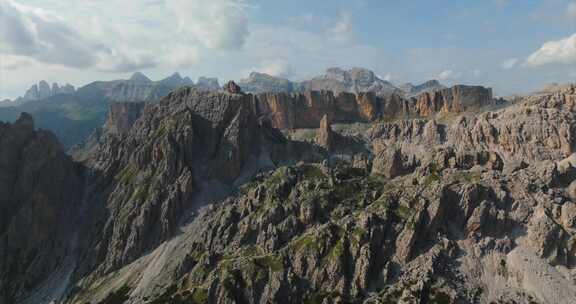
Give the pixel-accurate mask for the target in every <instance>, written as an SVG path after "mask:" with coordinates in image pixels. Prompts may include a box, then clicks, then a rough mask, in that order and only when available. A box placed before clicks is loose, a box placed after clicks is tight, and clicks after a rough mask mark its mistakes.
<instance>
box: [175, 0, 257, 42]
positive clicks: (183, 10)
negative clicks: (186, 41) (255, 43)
mask: <svg viewBox="0 0 576 304" xmlns="http://www.w3.org/2000/svg"><path fill="white" fill-rule="evenodd" d="M166 5H167V6H168V8H169V9H170V10H171V11H172V13H173V14H174V15H175V16H176V19H177V22H178V30H179V31H180V32H181V33H186V34H190V35H192V37H194V38H195V39H196V40H197V41H199V42H200V43H202V44H203V45H204V46H206V47H208V48H216V49H240V48H242V46H243V45H244V43H245V42H246V38H247V37H248V33H249V32H248V15H247V8H248V5H247V3H246V2H245V1H244V0H166Z"/></svg>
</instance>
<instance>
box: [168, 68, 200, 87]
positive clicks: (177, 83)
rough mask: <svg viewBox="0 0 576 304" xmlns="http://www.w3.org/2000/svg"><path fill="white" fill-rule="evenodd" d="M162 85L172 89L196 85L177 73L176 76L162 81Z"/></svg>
mask: <svg viewBox="0 0 576 304" xmlns="http://www.w3.org/2000/svg"><path fill="white" fill-rule="evenodd" d="M160 83H161V84H162V85H165V86H170V87H181V86H188V85H194V82H192V80H191V79H190V78H188V77H185V78H183V77H182V76H181V75H180V73H178V72H175V73H174V74H172V75H170V76H168V77H166V78H164V79H162V80H160Z"/></svg>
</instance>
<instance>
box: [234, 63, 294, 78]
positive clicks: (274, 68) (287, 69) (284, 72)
mask: <svg viewBox="0 0 576 304" xmlns="http://www.w3.org/2000/svg"><path fill="white" fill-rule="evenodd" d="M251 72H259V73H264V74H268V75H271V76H275V77H283V78H288V77H290V76H292V75H293V71H292V66H291V65H290V63H288V61H286V60H282V59H276V60H264V61H262V62H261V63H260V66H259V67H255V68H252V69H248V70H247V71H246V73H244V74H245V76H247V75H249V74H250V73H251Z"/></svg>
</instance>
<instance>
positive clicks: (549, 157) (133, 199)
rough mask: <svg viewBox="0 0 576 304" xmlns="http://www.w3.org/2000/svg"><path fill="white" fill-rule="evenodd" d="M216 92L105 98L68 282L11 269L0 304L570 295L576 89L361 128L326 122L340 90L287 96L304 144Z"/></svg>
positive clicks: (455, 100) (432, 99)
mask: <svg viewBox="0 0 576 304" xmlns="http://www.w3.org/2000/svg"><path fill="white" fill-rule="evenodd" d="M225 87H226V88H227V89H228V90H229V92H221V93H214V92H212V93H211V92H204V91H199V90H196V89H192V88H186V89H181V90H178V91H175V92H172V93H170V94H169V95H168V96H167V97H166V98H164V99H163V100H162V101H160V102H159V103H155V104H150V105H146V106H144V107H137V106H133V105H131V104H124V105H120V104H119V105H118V108H116V109H115V110H114V111H111V113H115V114H113V115H112V116H110V117H109V119H108V122H107V125H106V128H105V130H103V132H102V134H101V137H100V138H99V140H98V142H97V143H96V145H95V146H94V147H93V153H91V154H89V156H88V157H86V159H85V161H84V162H83V164H82V166H83V167H84V169H83V173H84V174H83V175H82V176H83V177H84V178H83V179H82V181H83V185H84V188H85V190H84V191H83V194H84V195H83V200H82V204H81V206H83V208H79V209H74V208H72V207H63V208H64V209H66V210H72V211H71V214H72V215H71V217H70V218H73V219H81V221H78V220H77V222H78V226H77V229H75V230H74V231H76V232H77V233H78V238H77V239H76V240H77V242H71V241H70V240H71V239H73V238H66V237H64V239H66V240H68V242H63V243H64V244H66V245H65V246H62V248H67V250H66V251H67V252H71V254H69V255H68V256H67V259H69V260H70V261H72V262H73V263H71V265H73V266H72V269H73V271H72V272H70V275H69V276H68V280H66V281H65V282H66V284H64V285H65V288H61V289H59V290H62V291H63V293H59V292H51V293H50V292H48V291H46V288H44V289H43V288H42V287H43V286H46V284H47V283H46V282H49V281H50V280H49V279H45V280H43V279H44V278H46V276H42V277H40V278H38V280H37V281H34V282H32V283H29V286H28V289H17V290H18V291H19V292H20V293H15V292H14V290H15V289H14V287H12V286H20V285H18V284H22V283H21V282H22V280H23V279H22V278H23V277H26V276H25V275H22V274H21V273H22V272H18V274H19V275H20V277H17V279H16V280H11V281H0V283H1V284H0V291H2V292H3V294H0V303H2V304H4V303H11V302H10V301H9V299H14V296H16V298H15V299H16V300H17V301H16V302H17V303H47V302H49V301H48V300H46V299H50V298H51V299H54V300H56V301H62V302H64V303H87V302H90V303H574V302H575V301H576V287H575V285H574V280H575V279H576V273H574V271H573V269H574V267H575V266H576V264H575V263H576V245H575V244H576V239H575V238H574V235H575V234H574V233H575V230H574V229H576V224H575V223H576V191H575V189H576V185H575V184H576V182H575V181H574V180H575V177H576V168H575V166H576V156H574V155H575V154H573V153H574V152H576V151H575V149H576V141H575V138H574V137H575V135H574V134H575V133H574V131H575V129H574V128H575V127H574V125H575V124H574V123H575V112H574V104H575V102H576V88H575V87H568V88H564V89H562V90H561V91H554V92H547V93H542V94H538V95H533V96H529V97H526V98H524V99H522V100H521V101H519V102H517V103H514V104H511V105H508V106H506V107H504V108H502V109H498V110H490V111H485V112H480V111H484V110H485V109H486V108H485V106H486V103H490V102H492V99H491V96H490V91H489V90H485V89H482V88H475V87H471V88H462V87H455V88H451V89H446V90H443V91H441V93H428V94H427V95H426V97H421V98H416V99H414V100H413V102H412V103H411V106H406V107H403V108H401V109H403V110H402V111H412V112H409V113H410V114H411V115H410V116H417V117H418V118H416V119H412V118H411V117H410V116H407V115H401V116H393V117H390V119H373V120H366V123H365V125H366V129H364V130H361V131H355V129H353V128H352V127H350V128H349V129H342V128H340V127H339V128H338V129H336V128H333V126H332V125H331V124H332V122H334V121H338V119H339V118H338V117H339V116H338V115H337V113H338V112H330V111H327V110H326V109H334V108H333V107H332V106H333V105H334V104H338V103H336V102H335V100H337V99H338V98H344V97H336V98H335V97H331V98H332V99H327V100H332V103H329V105H331V106H330V107H325V106H324V105H325V103H321V102H316V101H317V100H323V99H314V98H317V97H310V99H308V100H311V101H312V102H306V99H305V98H306V97H299V98H302V100H303V101H302V103H301V104H299V103H296V105H309V106H304V107H302V108H301V109H300V110H299V111H301V112H297V114H291V115H294V116H287V117H289V118H290V119H288V120H286V121H291V122H292V123H293V122H294V121H298V120H297V119H302V121H305V122H306V123H307V124H308V125H306V127H313V128H318V127H320V128H319V130H318V131H317V132H316V138H313V139H312V140H306V141H296V140H294V139H290V138H286V137H285V136H284V135H283V134H282V133H281V132H280V131H279V130H278V129H276V128H274V127H273V126H279V125H278V121H280V120H275V117H276V116H274V115H271V113H274V112H273V111H271V110H270V109H271V108H272V107H271V106H269V107H266V106H267V105H270V104H272V103H271V102H270V100H271V99H269V98H270V97H267V96H274V95H273V94H264V95H250V94H243V93H241V92H239V88H238V87H237V86H235V85H234V84H227V85H226V86H225ZM311 94H312V93H311ZM313 94H318V95H317V96H324V95H325V96H330V95H331V94H330V93H313ZM323 94H324V95H323ZM275 96H285V98H291V96H305V95H288V94H283V95H275ZM331 96H333V95H331ZM338 96H348V95H342V94H340V95H338ZM362 96H364V95H362V94H360V95H359V97H358V99H357V98H356V96H355V95H352V94H351V95H349V98H348V99H345V101H347V103H340V104H344V105H347V106H346V107H338V108H337V109H348V110H349V111H359V110H358V109H360V107H359V106H358V105H359V104H361V103H360V102H358V101H357V100H362ZM439 96H440V97H439ZM471 96H475V97H474V98H473V99H471ZM267 98H268V99H267ZM364 98H365V97H364ZM341 100H342V99H341ZM382 100H385V99H382ZM291 102H292V101H291ZM357 102H358V103H357ZM382 104H384V105H385V106H384V107H381V106H379V107H376V109H378V111H376V110H375V111H372V112H365V113H376V114H374V115H375V117H381V116H378V115H382V114H381V113H390V112H386V111H384V112H381V111H382V110H381V109H382V108H384V109H387V106H388V105H389V103H387V102H383V103H382ZM350 109H353V110H350ZM354 109H355V110H354ZM442 111H446V112H447V113H450V114H451V115H450V119H447V120H442V121H438V120H435V119H434V118H435V116H434V115H431V114H432V113H436V112H442ZM136 113H139V115H137V114H136ZM349 113H353V112H349ZM354 113H358V112H354ZM356 115H359V114H356ZM302 117H303V118H302ZM316 119H317V120H316ZM293 127H294V126H293ZM297 127H298V125H297ZM0 151H1V150H0ZM52 188H53V189H58V187H52ZM79 188H82V187H79ZM10 202H13V200H10ZM34 216H38V215H37V214H35V215H34ZM32 218H34V217H32ZM41 223H42V224H39V225H44V223H45V222H41ZM50 227H52V226H50ZM56 235H58V234H56ZM31 239H34V240H35V239H36V238H31ZM5 244H6V243H1V245H0V252H8V254H7V255H4V256H3V257H2V259H3V260H2V261H9V260H10V259H15V257H16V256H18V255H17V253H16V252H13V251H5V249H4V248H6V246H7V245H5ZM47 252H48V256H62V255H63V254H62V253H61V252H59V251H58V250H56V251H55V253H52V251H50V250H47ZM63 264H65V265H68V263H63ZM53 269H55V268H51V267H48V270H46V272H43V273H50V271H52V272H54V273H58V272H57V271H55V270H53ZM13 284H17V285H13ZM6 291H9V292H12V293H6ZM41 291H43V292H41ZM40 295H43V296H42V297H41V296H40ZM48 295H49V296H48ZM8 296H11V297H12V298H8ZM7 299H8V300H7ZM2 300H4V302H2Z"/></svg>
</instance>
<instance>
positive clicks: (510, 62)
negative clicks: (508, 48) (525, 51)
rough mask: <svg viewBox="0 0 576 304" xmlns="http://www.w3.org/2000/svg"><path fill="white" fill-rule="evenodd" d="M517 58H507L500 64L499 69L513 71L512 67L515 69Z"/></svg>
mask: <svg viewBox="0 0 576 304" xmlns="http://www.w3.org/2000/svg"><path fill="white" fill-rule="evenodd" d="M518 61H519V60H518V58H509V59H506V60H504V61H503V62H502V63H501V64H500V67H501V68H502V69H504V70H510V69H513V68H514V67H516V65H517V64H518Z"/></svg>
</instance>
